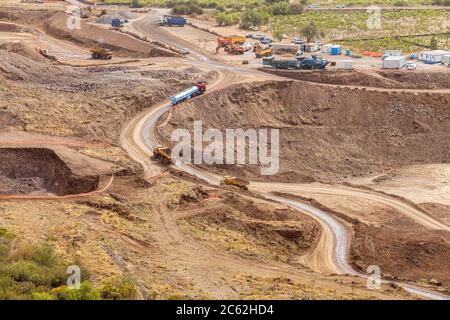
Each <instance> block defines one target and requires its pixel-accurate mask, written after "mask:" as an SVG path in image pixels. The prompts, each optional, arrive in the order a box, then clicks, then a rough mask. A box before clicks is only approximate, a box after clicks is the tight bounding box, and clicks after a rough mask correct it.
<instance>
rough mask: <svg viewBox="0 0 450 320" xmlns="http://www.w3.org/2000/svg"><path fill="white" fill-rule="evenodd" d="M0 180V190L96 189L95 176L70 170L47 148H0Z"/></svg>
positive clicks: (60, 192) (68, 191)
mask: <svg viewBox="0 0 450 320" xmlns="http://www.w3.org/2000/svg"><path fill="white" fill-rule="evenodd" d="M0 182H1V183H0V194H47V193H51V194H56V195H68V194H77V193H85V192H90V191H94V190H96V189H97V187H98V184H99V177H98V176H80V175H77V174H74V173H73V172H72V171H71V169H70V168H69V167H68V166H67V165H66V164H65V162H64V161H62V160H61V159H60V158H59V157H58V155H57V154H56V153H55V152H54V151H53V150H50V149H43V148H0Z"/></svg>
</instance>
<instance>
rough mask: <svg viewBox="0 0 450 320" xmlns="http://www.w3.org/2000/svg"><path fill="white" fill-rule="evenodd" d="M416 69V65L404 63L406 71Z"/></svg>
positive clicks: (410, 62)
mask: <svg viewBox="0 0 450 320" xmlns="http://www.w3.org/2000/svg"><path fill="white" fill-rule="evenodd" d="M416 68H417V66H416V64H415V63H414V62H412V61H408V62H407V63H406V70H415V69H416Z"/></svg>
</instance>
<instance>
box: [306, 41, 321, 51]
mask: <svg viewBox="0 0 450 320" xmlns="http://www.w3.org/2000/svg"><path fill="white" fill-rule="evenodd" d="M318 50H319V44H318V43H315V42H311V43H307V44H305V52H316V51H318Z"/></svg>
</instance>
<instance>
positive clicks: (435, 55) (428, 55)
mask: <svg viewBox="0 0 450 320" xmlns="http://www.w3.org/2000/svg"><path fill="white" fill-rule="evenodd" d="M448 54H450V51H445V50H433V51H422V52H420V53H419V60H420V61H422V62H423V63H428V64H433V63H440V62H442V57H443V56H445V55H448Z"/></svg>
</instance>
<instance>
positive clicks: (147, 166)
mask: <svg viewBox="0 0 450 320" xmlns="http://www.w3.org/2000/svg"><path fill="white" fill-rule="evenodd" d="M141 31H145V30H141ZM160 40H163V39H160ZM187 62H188V61H187ZM194 64H195V62H194ZM211 67H212V68H213V69H215V70H216V71H218V74H219V77H218V79H216V81H215V82H214V84H213V86H212V87H213V88H215V90H217V88H222V87H225V86H226V77H227V75H225V74H224V71H223V69H221V68H217V67H218V65H217V64H214V63H211ZM228 72H230V69H228ZM228 76H229V75H228ZM224 79H225V80H224ZM208 92H211V91H208ZM170 109H171V105H170V102H169V101H165V102H162V103H159V104H157V105H155V106H153V107H152V108H151V109H149V110H147V111H145V112H143V113H142V114H140V115H139V116H138V117H136V118H135V119H133V120H132V121H131V122H130V123H128V124H127V125H126V126H125V128H124V130H123V131H122V134H121V138H120V140H121V144H122V146H123V147H124V148H125V150H127V151H128V153H129V154H130V156H131V158H133V159H134V160H136V161H137V162H139V163H140V164H141V165H142V166H143V168H144V172H145V176H146V177H147V178H149V177H151V176H154V175H156V174H158V173H160V172H161V169H160V167H159V166H158V165H156V164H155V163H154V162H152V161H151V160H150V155H151V153H152V148H153V147H154V146H155V145H156V144H157V143H158V142H157V139H156V138H155V135H154V130H156V128H155V126H156V123H157V122H158V120H159V118H160V117H161V116H162V115H164V114H165V113H166V112H167V111H169V110H170ZM176 167H177V168H178V169H180V170H182V171H185V172H187V173H189V174H192V175H194V176H196V177H198V178H200V179H202V180H204V181H206V182H207V183H210V184H213V185H218V184H219V183H220V177H219V176H217V175H215V174H213V173H210V172H206V171H204V170H200V169H197V168H195V167H192V166H189V165H183V164H176ZM270 185H271V184H270V183H267V184H266V187H269V189H270ZM279 185H280V184H279V183H276V184H273V189H272V190H276V191H279V189H278V186H279ZM252 186H253V187H254V188H253V189H252V190H254V191H256V192H258V193H260V194H262V195H263V196H264V197H266V198H267V199H270V200H272V201H276V202H279V203H282V204H285V205H288V206H291V207H293V208H295V209H298V210H300V211H303V212H305V213H307V214H309V215H310V216H311V217H313V218H314V219H315V220H316V221H318V222H319V223H320V225H321V226H322V228H323V230H324V232H323V234H324V237H323V239H321V243H320V244H319V249H320V250H316V251H317V252H316V259H320V260H321V261H320V262H317V265H320V268H321V269H322V270H327V271H328V272H335V273H341V274H348V275H352V276H358V277H362V278H367V277H368V276H367V275H364V274H362V273H359V272H357V271H356V270H354V269H353V268H352V267H351V266H350V264H349V259H348V252H349V246H350V243H349V240H350V236H349V233H348V231H347V229H346V227H345V226H344V225H343V224H342V223H341V222H340V221H338V220H337V219H336V218H335V217H333V216H332V215H330V214H328V213H326V212H324V211H322V210H319V209H317V208H315V207H313V206H311V205H308V204H305V203H302V202H299V201H295V200H291V199H286V198H283V197H278V196H274V195H271V194H270V190H267V189H260V190H258V187H257V184H255V183H252V184H251V187H252ZM255 186H256V187H255ZM422 218H423V217H422ZM430 218H431V217H430ZM425 220H426V219H425ZM425 220H424V221H425ZM426 222H429V221H426ZM430 223H431V222H430ZM322 249H323V250H322ZM382 282H384V283H386V282H387V281H382ZM397 284H398V285H399V286H401V287H403V288H404V289H405V290H407V291H408V292H410V293H412V294H416V295H419V296H422V297H424V298H429V299H448V298H449V297H447V296H446V295H443V294H440V293H436V292H434V291H431V290H428V289H426V288H419V287H417V286H415V285H410V284H405V283H397Z"/></svg>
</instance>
